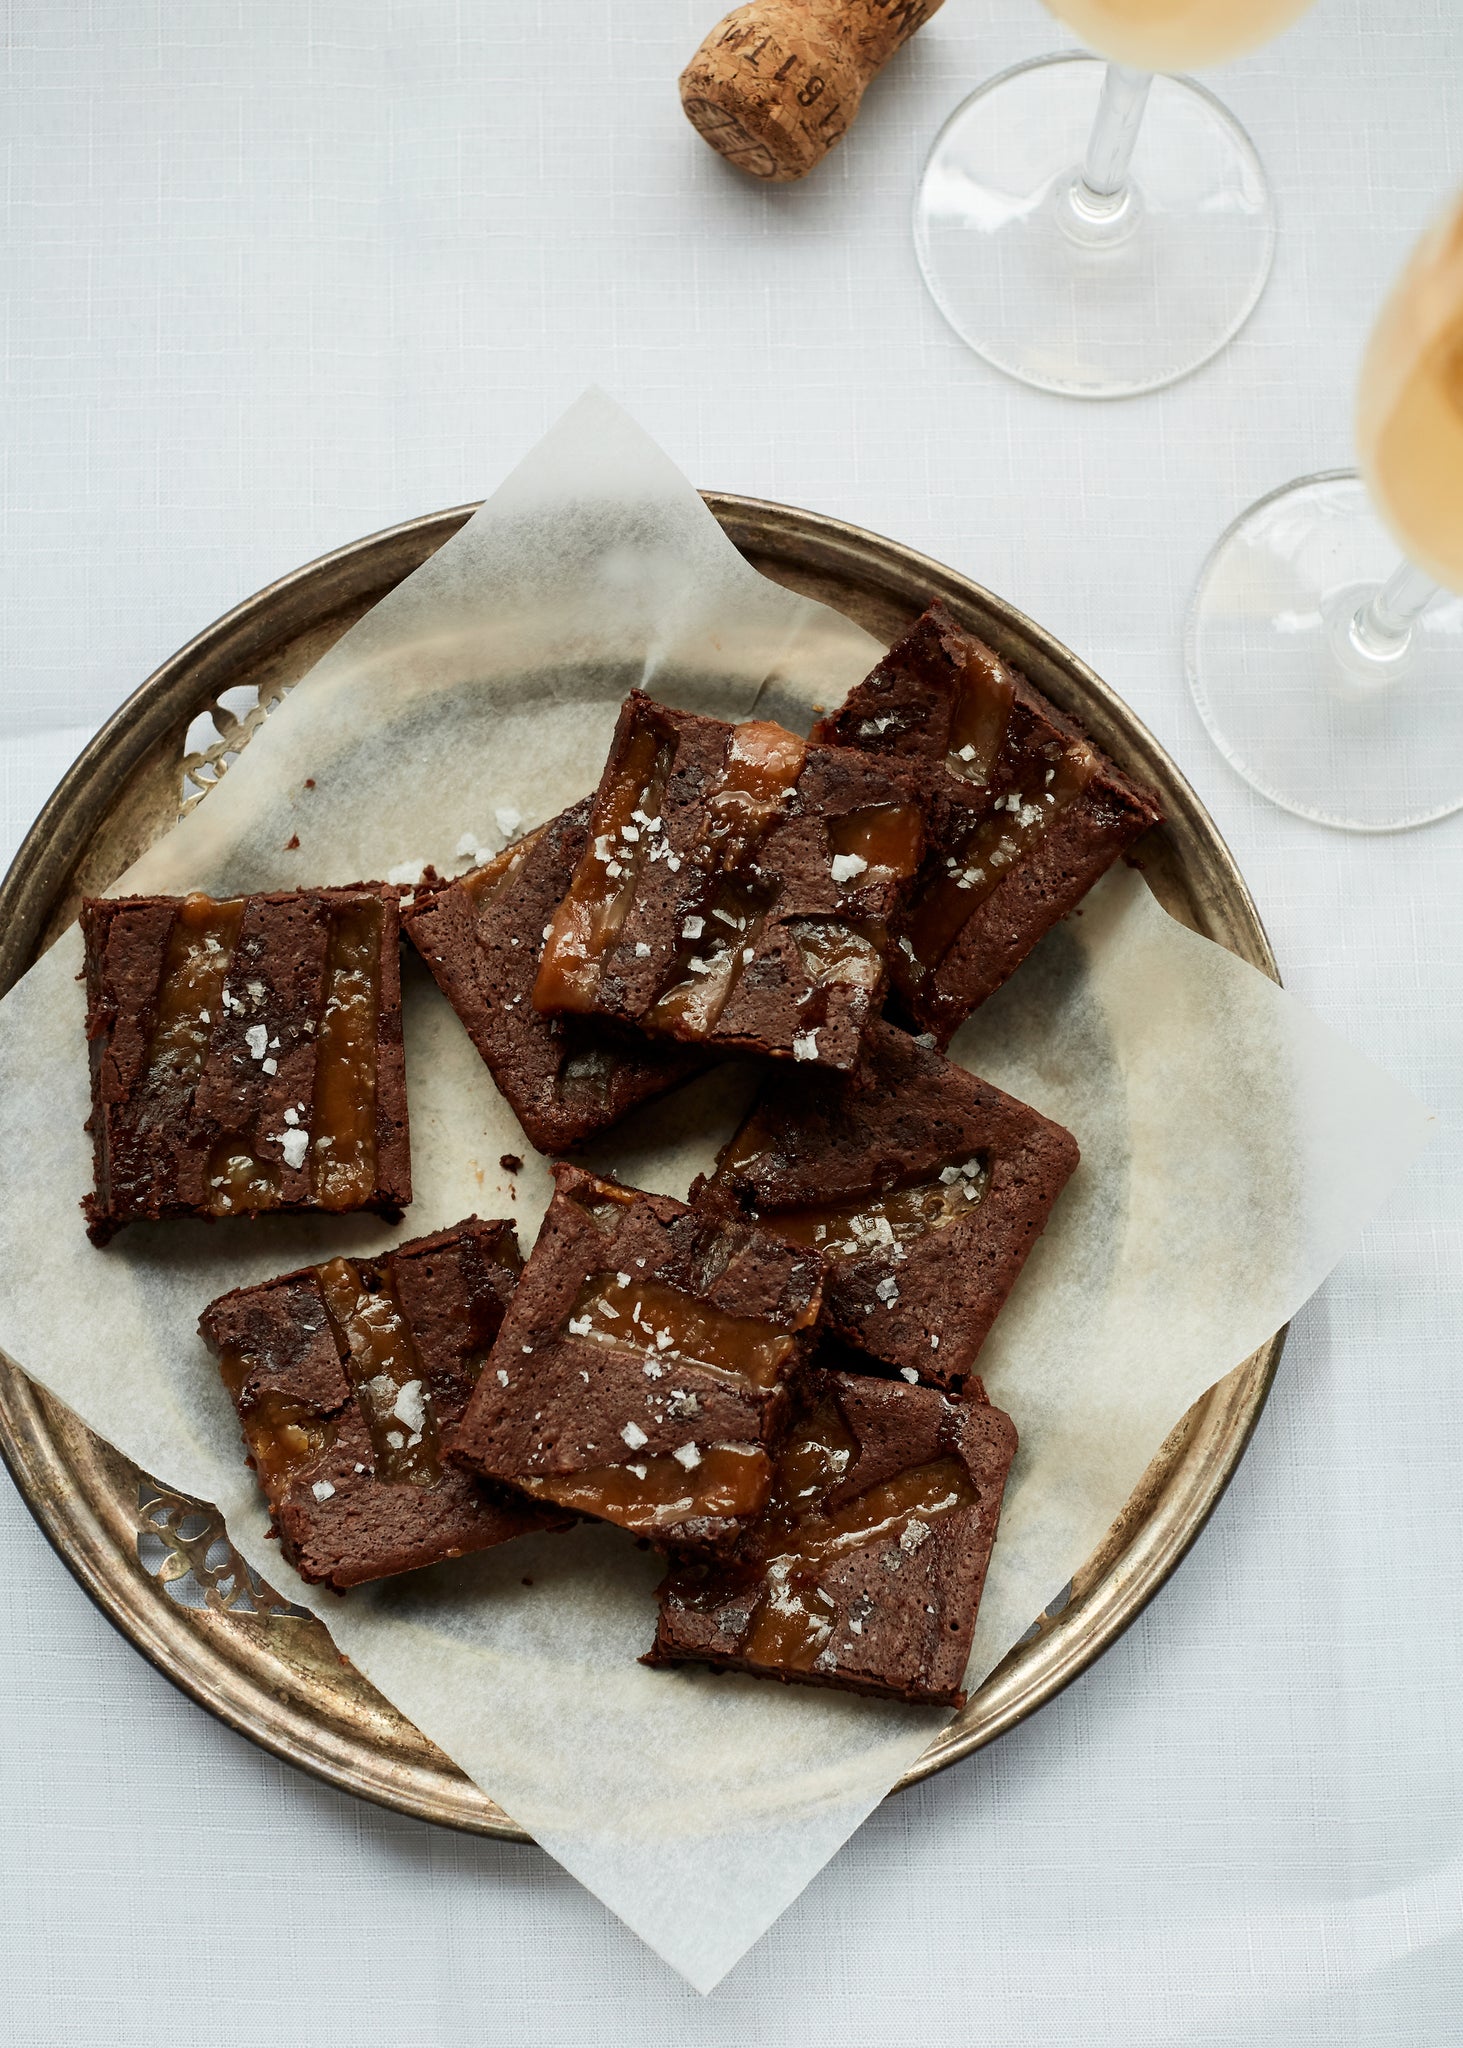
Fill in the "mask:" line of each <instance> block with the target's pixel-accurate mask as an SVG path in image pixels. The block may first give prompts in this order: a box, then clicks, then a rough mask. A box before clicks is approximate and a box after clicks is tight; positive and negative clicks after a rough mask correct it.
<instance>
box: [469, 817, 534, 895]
mask: <svg viewBox="0 0 1463 2048" xmlns="http://www.w3.org/2000/svg"><path fill="white" fill-rule="evenodd" d="M547 830H548V827H547V826H546V825H540V826H539V828H538V830H537V832H530V833H529V835H528V837H527V838H526V839H520V840H519V841H518V843H517V845H516V846H509V847H505V848H504V850H503V852H502V853H500V854H498V855H497V856H496V857H495V858H494V859H492V860H490V861H488V862H486V863H485V864H484V866H482V867H480V868H473V869H472V870H471V872H470V873H468V874H465V875H463V876H461V877H460V878H459V880H458V883H457V887H458V888H459V889H465V890H466V891H467V893H468V895H469V896H471V898H472V900H473V902H474V903H489V902H491V901H492V899H493V897H495V896H498V895H501V894H502V892H503V890H504V889H506V888H507V886H508V884H509V883H510V882H511V881H512V879H513V877H514V876H515V875H516V874H517V872H518V870H519V869H520V868H521V867H522V866H523V863H524V861H525V859H526V858H527V856H528V855H529V853H530V852H531V851H532V850H533V848H534V846H535V845H537V843H538V841H539V840H540V839H542V838H543V836H544V833H545V832H546V831H547Z"/></svg>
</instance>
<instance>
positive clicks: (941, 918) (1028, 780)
mask: <svg viewBox="0 0 1463 2048" xmlns="http://www.w3.org/2000/svg"><path fill="white" fill-rule="evenodd" d="M1021 767H1022V770H1023V775H1022V780H1021V782H1020V783H1019V784H1018V785H1017V786H1016V787H1014V788H1012V789H1011V790H1009V791H1006V792H1003V793H1002V795H1000V796H998V797H997V798H996V800H995V807H994V809H992V810H991V811H990V813H989V814H988V815H987V816H986V817H984V818H982V819H981V821H980V823H979V824H978V825H977V826H976V827H975V829H974V830H973V831H972V832H971V833H970V835H969V837H968V838H967V839H966V840H965V842H964V844H963V845H962V846H961V847H960V848H959V849H958V850H957V851H956V852H954V853H952V854H949V855H947V856H946V859H945V865H944V871H943V873H938V872H937V873H936V874H935V875H934V876H933V877H932V878H931V879H930V880H928V881H926V882H925V883H924V884H923V885H922V887H921V888H920V889H919V891H918V892H917V894H916V895H915V898H914V900H913V902H912V903H911V905H910V908H909V911H908V913H907V915H906V917H905V921H904V930H903V933H902V935H901V944H902V945H903V946H904V950H905V959H906V962H907V963H908V964H911V965H913V966H914V967H915V968H916V970H919V969H923V970H926V971H928V970H931V969H933V968H936V967H938V966H939V964H940V962H941V961H942V960H943V959H944V957H945V955H946V954H947V953H948V952H949V950H950V948H951V946H953V945H954V943H955V941H956V939H957V938H958V937H959V936H960V933H961V932H962V930H963V929H964V927H965V922H966V920H967V918H968V917H969V916H970V914H971V912H972V911H973V910H974V909H975V908H976V906H977V904H980V903H984V901H985V900H986V898H987V897H988V896H989V895H990V894H991V893H992V892H993V891H994V890H995V889H996V888H997V887H999V885H1000V883H1001V882H1002V881H1004V880H1005V877H1006V875H1007V873H1008V872H1009V871H1010V869H1011V868H1012V867H1013V866H1014V865H1015V864H1016V862H1017V861H1019V860H1022V859H1024V858H1025V856H1026V855H1027V854H1028V853H1029V852H1030V851H1031V849H1032V848H1033V847H1034V846H1035V845H1036V843H1037V842H1038V840H1040V839H1042V838H1043V837H1044V836H1045V835H1046V834H1047V833H1048V832H1049V831H1050V830H1051V826H1052V821H1053V819H1054V818H1057V817H1059V816H1060V815H1061V813H1062V811H1064V810H1065V809H1066V807H1067V805H1068V804H1070V803H1071V802H1072V801H1073V799H1074V798H1075V797H1077V796H1079V795H1080V794H1081V792H1082V791H1083V790H1084V789H1085V788H1086V787H1087V785H1088V783H1089V782H1090V781H1091V780H1092V778H1093V776H1094V775H1095V774H1096V773H1097V767H1098V761H1097V756H1096V755H1095V754H1094V753H1093V751H1092V749H1091V748H1090V747H1088V746H1086V745H1084V744H1083V742H1082V741H1080V740H1073V741H1070V742H1067V743H1066V744H1065V745H1063V746H1062V748H1061V751H1060V752H1056V750H1055V749H1053V752H1052V754H1050V755H1048V754H1045V753H1041V752H1037V753H1033V754H1031V755H1030V756H1029V757H1026V758H1024V759H1023V760H1022V762H1021ZM911 952H912V955H913V958H912V960H911V957H910V956H911Z"/></svg>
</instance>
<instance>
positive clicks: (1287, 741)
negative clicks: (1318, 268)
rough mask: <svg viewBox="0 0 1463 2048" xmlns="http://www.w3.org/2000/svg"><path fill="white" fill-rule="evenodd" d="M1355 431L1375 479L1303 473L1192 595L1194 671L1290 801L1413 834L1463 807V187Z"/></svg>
mask: <svg viewBox="0 0 1463 2048" xmlns="http://www.w3.org/2000/svg"><path fill="white" fill-rule="evenodd" d="M1356 436H1357V446H1358V450H1359V452H1360V455H1361V461H1362V470H1363V472H1364V476H1365V481H1363V479H1362V477H1361V476H1358V475H1357V474H1356V473H1355V472H1354V471H1351V470H1330V471H1327V472H1326V473H1324V474H1322V475H1319V476H1310V477H1304V478H1302V480H1301V481H1300V482H1299V483H1294V484H1287V485H1286V486H1285V488H1284V489H1283V490H1279V491H1272V492H1271V494H1270V496H1269V497H1267V498H1262V499H1261V500H1260V502H1259V504H1258V505H1252V506H1251V507H1250V509H1249V511H1248V512H1246V513H1244V514H1243V515H1242V517H1240V518H1239V519H1237V520H1236V521H1235V523H1234V524H1233V526H1231V527H1230V529H1229V531H1228V532H1227V533H1226V534H1225V535H1224V537H1223V538H1222V539H1221V540H1220V542H1219V544H1218V546H1217V547H1216V548H1215V549H1214V552H1213V553H1212V554H1211V555H1210V557H1209V560H1208V562H1207V563H1206V565H1205V568H1204V572H1203V574H1202V576H1201V577H1200V579H1199V585H1198V588H1197V590H1196V591H1195V593H1194V597H1193V601H1192V603H1191V605H1190V608H1189V621H1188V632H1187V636H1186V652H1187V660H1188V671H1189V685H1190V688H1191V689H1192V690H1193V693H1194V700H1195V702H1196V703H1197V705H1198V707H1199V711H1200V714H1201V716H1202V717H1203V720H1204V723H1205V724H1206V725H1207V726H1208V728H1209V732H1210V735H1211V737H1212V738H1213V740H1214V743H1215V745H1216V746H1217V747H1218V748H1219V751H1220V752H1221V753H1222V754H1223V755H1224V757H1225V759H1226V760H1227V761H1228V762H1229V763H1230V765H1231V766H1232V767H1234V768H1236V769H1237V770H1238V771H1239V773H1240V774H1241V775H1242V776H1244V778H1245V780H1246V781H1247V782H1250V783H1252V784H1253V785H1254V787H1255V788H1256V789H1258V790H1259V791H1260V792H1261V793H1262V794H1263V795H1265V796H1267V797H1269V798H1270V800H1271V802H1272V803H1277V804H1279V805H1280V806H1281V807H1282V809H1284V810H1287V811H1294V812H1296V813H1297V814H1298V815H1299V816H1300V817H1303V818H1315V819H1317V820H1319V821H1320V822H1321V823H1322V824H1326V825H1339V826H1341V827H1343V828H1344V829H1346V830H1348V831H1352V832H1401V831H1405V830H1406V829H1407V828H1408V827H1410V826H1413V825H1425V824H1427V823H1429V822H1430V821H1431V820H1432V819H1434V818H1445V817H1447V816H1448V814H1449V812H1451V811H1456V810H1460V809H1463V596H1459V595H1458V594H1457V593H1459V592H1463V199H1460V200H1458V201H1457V202H1456V203H1455V204H1454V206H1453V207H1452V209H1451V211H1450V212H1449V213H1447V214H1446V215H1445V216H1444V218H1443V219H1442V220H1440V221H1439V222H1438V224H1437V225H1436V227H1434V228H1433V229H1432V231H1431V232H1430V233H1429V234H1427V235H1425V236H1424V237H1423V240H1422V241H1421V242H1420V243H1419V244H1418V247H1417V249H1416V250H1415V251H1414V253H1413V256H1412V259H1411V261H1410V262H1409V263H1408V265H1407V267H1406V269H1405V270H1404V271H1403V273H1402V275H1401V277H1400V278H1399V279H1398V281H1397V284H1396V286H1395V287H1394V289H1393V291H1392V294H1391V296H1390V298H1389V299H1388V300H1387V303H1386V304H1385V306H1384V307H1383V308H1382V312H1381V315H1380V317H1379V318H1378V320H1377V324H1376V326H1375V327H1374V328H1373V330H1372V336H1371V340H1370V342H1369V343H1368V346H1367V350H1366V355H1365V358H1364V361H1363V364H1362V371H1361V381H1360V385H1359V387H1358V393H1357V418H1356ZM1399 548H1400V549H1401V550H1402V557H1403V558H1402V560H1401V561H1400V562H1399V560H1398V549H1399ZM1440 584H1441V585H1445V586H1446V588H1444V589H1440V588H1439V585H1440Z"/></svg>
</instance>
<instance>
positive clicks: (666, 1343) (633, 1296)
mask: <svg viewBox="0 0 1463 2048" xmlns="http://www.w3.org/2000/svg"><path fill="white" fill-rule="evenodd" d="M565 1334H566V1335H568V1336H571V1337H581V1338H584V1339H587V1340H588V1341H590V1342H593V1343H598V1344H614V1345H616V1346H618V1347H619V1348H620V1349H621V1350H630V1351H638V1352H639V1353H641V1354H642V1356H644V1357H645V1358H647V1359H649V1360H653V1361H655V1362H657V1363H662V1364H664V1365H665V1366H667V1367H669V1366H675V1365H696V1366H700V1367H701V1368H702V1370H703V1371H705V1372H711V1373H716V1374H719V1375H722V1376H724V1377H726V1378H728V1379H733V1380H736V1381H738V1382H740V1383H742V1384H750V1385H752V1386H754V1387H770V1386H773V1385H775V1383H776V1381H777V1379H778V1377H779V1376H780V1374H781V1372H782V1370H783V1367H784V1366H785V1365H786V1363H787V1360H788V1357H789V1355H790V1353H791V1351H792V1348H793V1342H794V1339H793V1337H792V1335H791V1334H790V1333H789V1332H788V1331H786V1330H779V1329H774V1328H773V1327H772V1326H771V1325H770V1324H768V1323H764V1322H761V1321H759V1320H758V1318H756V1317H755V1316H730V1315H726V1314H725V1313H724V1312H723V1311H722V1310H721V1309H718V1308H712V1307H711V1306H710V1305H709V1304H708V1303H706V1302H704V1301H696V1300H694V1299H693V1298H692V1296H691V1295H689V1294H682V1293H681V1291H680V1289H679V1288H676V1287H667V1286H665V1285H664V1283H663V1282H661V1281H658V1280H644V1279H641V1278H640V1277H639V1276H638V1275H637V1274H634V1273H626V1274H621V1273H596V1274H595V1275H594V1276H593V1277H592V1278H591V1279H589V1280H587V1281H586V1282H585V1283H584V1286H583V1288H582V1289H581V1290H580V1293H579V1298H578V1300H577V1301H576V1302H575V1304H574V1308H573V1312H572V1313H571V1315H570V1316H569V1319H568V1322H567V1324H566V1327H565Z"/></svg>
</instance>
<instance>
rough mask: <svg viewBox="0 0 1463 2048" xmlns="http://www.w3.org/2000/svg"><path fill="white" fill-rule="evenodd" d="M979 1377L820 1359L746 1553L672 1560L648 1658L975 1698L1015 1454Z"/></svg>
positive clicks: (898, 1695)
mask: <svg viewBox="0 0 1463 2048" xmlns="http://www.w3.org/2000/svg"><path fill="white" fill-rule="evenodd" d="M972 1392H973V1398H970V1399H965V1400H961V1399H957V1398H954V1397H952V1396H950V1395H948V1394H943V1393H941V1392H939V1391H938V1390H937V1389H936V1388H934V1387H923V1386H907V1385H905V1384H904V1383H903V1382H902V1381H900V1380H876V1379H865V1378H862V1377H859V1376H857V1375H853V1374H847V1373H836V1372H824V1371H822V1370H821V1369H814V1370H813V1371H812V1372H810V1373H809V1374H808V1375H807V1379H806V1382H805V1388H804V1392H803V1395H802V1400H801V1406H800V1412H799V1414H798V1416H797V1417H796V1419H795V1420H794V1422H793V1424H792V1427H791V1428H790V1430H789V1431H788V1434H787V1437H786V1440H785V1442H784V1444H783V1446H782V1449H781V1451H780V1453H779V1456H778V1461H777V1472H776V1477H775V1479H774V1481H773V1488H772V1497H771V1500H770V1502H769V1505H768V1508H767V1512H766V1514H765V1515H764V1516H763V1518H762V1519H761V1521H759V1522H758V1523H757V1524H756V1526H755V1527H754V1528H752V1529H751V1530H749V1531H748V1533H747V1535H746V1536H745V1538H744V1539H743V1541H742V1544H741V1546H740V1548H739V1550H738V1552H737V1555H736V1556H735V1557H734V1558H732V1559H730V1560H728V1561H726V1562H724V1563H723V1562H714V1563H710V1564H705V1563H689V1564H686V1563H683V1564H679V1565H677V1566H676V1567H675V1568H674V1569H673V1570H672V1571H671V1573H670V1576H669V1577H668V1578H667V1579H666V1580H665V1582H664V1583H663V1585H662V1586H661V1589H660V1603H661V1604H660V1623H659V1627H658V1628H657V1630H656V1637H655V1643H654V1647H653V1648H652V1649H651V1650H650V1652H649V1653H648V1655H646V1656H645V1657H644V1658H643V1659H642V1660H641V1661H642V1662H643V1663H646V1664H677V1663H681V1662H684V1661H686V1660H687V1659H691V1660H695V1661H697V1662H700V1663H706V1664H713V1665H715V1666H717V1667H718V1668H719V1669H722V1670H732V1671H747V1672H750V1673H752V1674H753V1675H754V1676H755V1677H758V1678H779V1679H782V1680H784V1681H785V1682H787V1683H790V1684H795V1685H831V1686H838V1687H841V1688H842V1689H844V1690H846V1691H848V1692H864V1693H877V1694H882V1695H883V1696H885V1697H886V1698H892V1699H902V1700H911V1701H919V1702H927V1703H929V1704H930V1705H934V1706H947V1707H959V1706H963V1705H964V1702H965V1693H964V1691H963V1689H962V1680H963V1679H964V1676H965V1667H966V1665H967V1663H968V1662H969V1660H970V1643H971V1638H972V1636H973V1635H974V1633H975V1618H976V1610H977V1609H978V1607H979V1605H980V1596H981V1589H982V1587H983V1586H984V1584H985V1575H986V1567H987V1565H988V1564H989V1562H990V1555H991V1546H992V1545H993V1543H994V1542H995V1539H996V1523H997V1521H998V1520H999V1518H1000V1512H1001V1498H1002V1494H1003V1492H1004V1490H1005V1485H1006V1474H1007V1472H1008V1471H1009V1470H1010V1467H1011V1460H1012V1458H1013V1457H1014V1456H1015V1455H1016V1431H1015V1428H1014V1427H1013V1425H1012V1422H1011V1418H1010V1417H1009V1416H1008V1415H1005V1414H1003V1413H1002V1412H1001V1410H1000V1409H999V1408H992V1407H991V1406H990V1405H989V1404H988V1403H987V1402H986V1400H985V1398H984V1394H983V1392H982V1391H981V1389H980V1387H979V1384H978V1383H977V1384H976V1386H975V1388H974V1389H973V1390H972Z"/></svg>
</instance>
